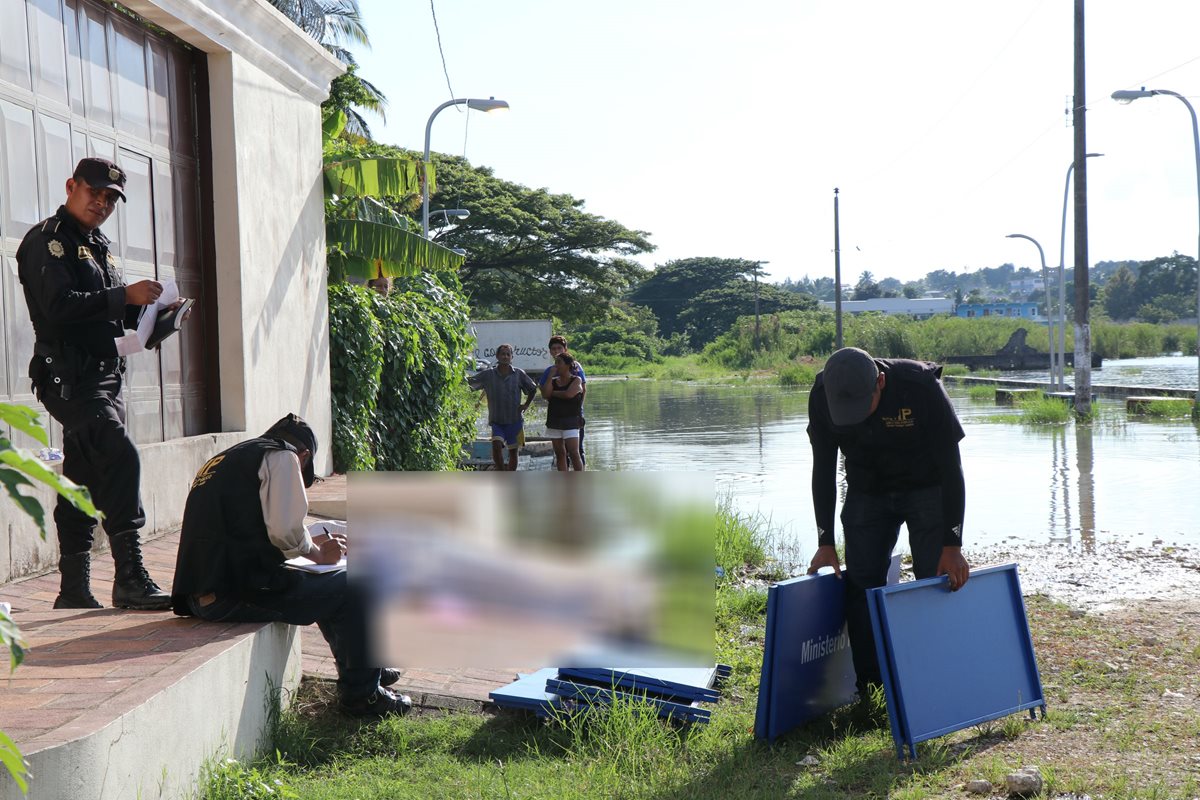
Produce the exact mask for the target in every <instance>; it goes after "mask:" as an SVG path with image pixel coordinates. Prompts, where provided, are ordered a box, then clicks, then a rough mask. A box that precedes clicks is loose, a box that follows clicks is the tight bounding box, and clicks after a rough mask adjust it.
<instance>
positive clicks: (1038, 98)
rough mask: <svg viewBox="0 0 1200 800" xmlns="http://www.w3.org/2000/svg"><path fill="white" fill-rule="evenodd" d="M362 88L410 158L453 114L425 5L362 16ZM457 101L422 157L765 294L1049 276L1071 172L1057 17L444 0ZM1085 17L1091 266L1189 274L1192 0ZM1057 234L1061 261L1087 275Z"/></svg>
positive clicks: (1192, 233)
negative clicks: (474, 105) (540, 193)
mask: <svg viewBox="0 0 1200 800" xmlns="http://www.w3.org/2000/svg"><path fill="white" fill-rule="evenodd" d="M360 2H361V5H362V10H363V14H364V17H365V20H366V23H367V26H368V30H369V31H370V34H371V36H372V40H373V44H374V47H373V49H372V50H371V51H370V52H361V53H359V57H360V63H361V64H362V67H361V73H362V74H363V76H364V77H366V78H367V79H369V80H371V81H372V82H374V83H375V84H376V85H378V86H379V87H380V88H381V89H383V90H384V92H385V93H386V94H387V95H388V98H389V100H390V108H389V111H388V115H387V121H386V123H384V122H381V121H379V120H377V119H371V120H370V122H371V123H372V128H373V131H374V133H375V136H376V138H378V139H380V140H382V141H385V142H388V143H391V144H396V145H400V146H403V147H408V148H412V149H415V150H420V149H421V148H422V147H423V144H424V133H425V123H426V120H427V119H428V117H429V114H430V113H431V112H432V111H433V109H434V108H436V107H437V106H438V105H439V104H440V103H442V102H444V101H445V100H447V99H449V98H450V97H451V90H450V89H449V88H448V87H447V81H446V77H445V75H444V74H443V69H442V61H441V57H440V55H439V52H438V48H437V38H436V35H435V32H434V26H433V20H432V17H431V14H430V6H429V3H428V2H395V0H360ZM435 4H436V10H437V19H438V23H439V27H440V30H441V39H442V47H443V52H444V54H445V60H446V67H447V70H448V72H449V77H450V85H451V86H452V87H453V95H454V96H456V97H488V96H495V97H497V98H500V99H504V100H507V101H508V102H509V103H511V105H512V110H511V112H509V113H507V114H504V115H485V114H480V113H476V112H471V113H470V114H469V115H468V114H467V113H460V112H458V111H456V110H455V109H447V110H445V111H443V112H442V113H441V114H440V115H439V116H438V117H437V120H436V121H435V122H434V125H433V131H432V137H431V141H432V148H433V149H434V150H436V151H442V152H447V153H453V154H457V155H465V156H466V157H467V158H468V159H470V160H471V161H472V163H475V164H479V165H486V166H490V167H492V168H493V169H495V171H496V174H497V175H499V176H500V177H503V178H505V179H507V180H512V181H516V182H518V183H522V184H525V185H528V186H544V187H546V188H548V189H550V190H551V191H554V192H562V193H567V194H571V195H574V196H576V197H578V198H581V199H583V200H585V201H586V208H587V210H589V211H591V212H593V213H596V214H600V215H603V216H605V217H610V218H613V219H616V220H618V221H620V222H622V223H623V224H625V225H627V226H629V227H633V228H637V229H640V230H644V231H648V232H649V233H650V234H651V236H650V238H651V241H652V242H653V243H654V244H656V245H657V247H658V249H657V250H656V251H655V252H654V253H651V254H649V255H648V256H646V257H644V258H643V259H642V260H643V262H644V263H646V264H647V265H648V266H652V265H654V264H658V263H663V262H665V261H667V260H670V259H675V258H685V257H689V256H721V257H742V258H750V259H762V260H767V261H769V262H770V263H769V265H768V266H767V267H766V270H767V272H768V274H769V276H770V278H771V279H774V280H782V279H783V278H785V277H791V278H799V277H801V276H804V275H809V276H812V277H817V276H822V275H832V271H833V252H832V248H833V208H832V197H833V188H834V187H835V186H837V187H839V188H840V190H841V241H842V274H843V279H844V280H847V281H848V282H850V283H853V281H854V280H855V279H856V278H857V276H858V275H859V274H860V273H861V272H862V271H863V270H870V271H871V272H873V273H874V274H875V275H876V277H885V276H886V277H895V278H900V279H902V280H911V279H915V278H919V277H921V276H923V275H924V274H925V273H926V272H928V271H930V270H933V269H948V270H955V271H960V272H961V271H964V270H974V269H979V268H982V267H994V266H997V265H999V264H1002V263H1005V262H1012V263H1014V264H1016V265H1017V266H1028V267H1032V268H1035V269H1037V268H1039V267H1040V262H1039V261H1038V258H1037V250H1036V249H1035V248H1034V246H1033V245H1032V244H1030V243H1029V242H1025V241H1021V240H1009V239H1005V238H1004V237H1005V234H1008V233H1024V234H1027V235H1030V236H1033V237H1034V238H1036V239H1038V240H1039V241H1040V242H1041V244H1042V246H1043V248H1044V249H1045V251H1046V259H1047V262H1048V263H1049V264H1050V265H1051V266H1056V265H1057V263H1058V249H1059V227H1060V223H1061V214H1062V202H1063V188H1064V187H1063V184H1064V179H1065V176H1066V169H1067V166H1068V164H1069V163H1070V161H1071V158H1072V129H1071V128H1070V127H1069V126H1067V125H1066V124H1065V120H1066V117H1065V115H1064V111H1065V109H1066V107H1067V105H1068V99H1069V97H1070V95H1071V93H1072V81H1073V78H1072V72H1071V59H1072V3H1071V2H1069V1H1068V0H1005V1H1004V2H1000V1H999V0H983V1H981V2H968V3H964V2H961V0H958V1H955V2H952V1H951V0H922V2H920V3H897V2H894V0H858V1H857V2H844V1H843V2H835V1H834V0H821V1H820V2H814V1H813V0H744V1H743V2H734V3H731V2H727V1H726V2H710V1H709V0H695V1H694V2H684V1H683V0H680V1H679V2H674V1H673V0H672V1H671V2H668V1H667V0H606V1H605V2H603V3H578V2H561V0H559V1H558V2H551V1H550V0H504V1H503V2H481V1H480V0H475V1H474V2H466V1H465V0H458V1H453V0H435ZM1134 8H1135V6H1134V4H1131V3H1128V2H1121V0H1104V1H1103V2H1100V1H1099V0H1092V2H1090V3H1089V6H1088V9H1087V15H1088V16H1087V20H1088V25H1087V34H1088V38H1087V58H1088V77H1087V87H1088V90H1087V102H1088V109H1089V111H1088V149H1089V150H1090V151H1093V152H1102V153H1105V156H1104V157H1103V158H1097V159H1091V160H1090V161H1089V164H1088V186H1089V190H1090V192H1089V215H1088V219H1089V226H1090V238H1089V251H1090V257H1091V261H1092V262H1093V263H1094V262H1095V261H1099V260H1114V259H1126V258H1129V259H1148V258H1154V257H1156V256H1160V255H1168V254H1170V253H1171V252H1172V251H1176V250H1177V251H1179V252H1182V253H1185V254H1188V255H1193V256H1194V255H1196V253H1197V248H1198V247H1200V245H1198V236H1200V231H1198V227H1200V222H1198V219H1200V212H1198V209H1197V186H1196V166H1195V154H1194V148H1193V138H1192V131H1191V121H1190V117H1189V116H1188V114H1187V110H1186V108H1184V106H1183V104H1182V103H1180V102H1179V101H1178V100H1175V99H1173V98H1167V97H1155V98H1149V99H1144V100H1138V101H1137V102H1135V103H1132V104H1130V105H1128V106H1122V105H1118V104H1117V103H1115V102H1113V101H1112V100H1110V99H1109V95H1110V94H1111V93H1112V92H1113V91H1114V90H1116V89H1124V88H1137V87H1139V86H1142V85H1146V86H1148V87H1149V88H1163V89H1171V90H1174V91H1177V92H1179V93H1180V94H1183V95H1185V96H1188V97H1189V98H1192V99H1193V102H1194V103H1197V104H1200V40H1198V39H1196V37H1195V32H1196V31H1197V30H1200V3H1194V2H1185V0H1142V2H1140V3H1138V4H1136V11H1134ZM1071 225H1072V222H1071V219H1070V217H1068V222H1067V229H1068V243H1067V252H1066V260H1067V262H1068V265H1070V264H1071V263H1073V253H1072V247H1071V242H1070V236H1071V233H1070V231H1071Z"/></svg>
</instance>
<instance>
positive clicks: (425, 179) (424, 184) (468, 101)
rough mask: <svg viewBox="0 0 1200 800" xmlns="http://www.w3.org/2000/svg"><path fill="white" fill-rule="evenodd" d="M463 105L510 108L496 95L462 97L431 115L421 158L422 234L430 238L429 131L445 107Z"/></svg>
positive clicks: (496, 108) (482, 107)
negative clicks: (481, 97)
mask: <svg viewBox="0 0 1200 800" xmlns="http://www.w3.org/2000/svg"><path fill="white" fill-rule="evenodd" d="M462 105H465V106H466V107H467V108H473V109H475V110H476V111H499V110H500V109H502V108H508V103H506V102H504V101H503V100H497V99H496V98H494V97H489V98H488V99H487V100H479V99H476V98H471V97H460V98H457V99H455V100H447V101H446V102H444V103H442V104H441V105H440V106H438V107H437V108H435V109H434V110H433V113H432V114H430V115H429V121H428V122H426V123H425V157H424V158H423V159H422V160H421V161H422V169H423V172H422V173H421V235H422V236H424V237H425V238H426V239H428V238H429V133H430V131H431V130H432V129H433V119H434V117H436V116H437V115H438V114H440V113H442V110H443V109H447V108H449V107H450V106H462Z"/></svg>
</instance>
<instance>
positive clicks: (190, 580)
mask: <svg viewBox="0 0 1200 800" xmlns="http://www.w3.org/2000/svg"><path fill="white" fill-rule="evenodd" d="M273 450H291V451H293V452H295V448H294V447H292V446H291V445H289V444H287V443H286V442H282V441H279V440H278V439H264V438H259V439H250V440H248V441H245V442H242V443H241V444H237V445H234V446H233V447H231V448H229V449H228V450H226V451H224V452H223V453H220V454H218V455H216V456H213V457H212V458H211V459H209V460H208V462H207V463H206V464H205V465H204V466H203V467H201V468H200V471H199V472H197V473H196V477H195V479H193V481H192V488H191V491H190V492H189V493H188V498H187V505H186V506H185V507H184V510H183V531H182V533H181V534H180V537H179V555H178V557H177V558H176V561H175V579H174V581H173V582H172V585H171V603H172V605H173V607H174V609H175V613H176V614H179V615H181V616H189V615H190V614H191V609H190V608H189V607H188V595H204V594H209V593H210V592H211V593H214V594H216V595H218V596H220V597H222V598H225V597H238V598H242V599H248V598H252V597H253V596H254V595H255V594H258V593H261V592H273V591H280V590H282V589H285V588H286V587H287V586H288V585H289V581H288V571H287V568H286V567H284V566H283V561H284V558H283V553H282V552H280V550H279V548H277V547H276V546H275V545H274V544H272V543H271V539H270V538H269V537H268V536H267V523H266V521H265V520H264V518H263V509H262V500H261V499H260V497H259V488H260V482H259V477H258V471H259V468H260V467H261V466H262V462H263V458H265V457H266V455H267V453H269V452H271V451H273Z"/></svg>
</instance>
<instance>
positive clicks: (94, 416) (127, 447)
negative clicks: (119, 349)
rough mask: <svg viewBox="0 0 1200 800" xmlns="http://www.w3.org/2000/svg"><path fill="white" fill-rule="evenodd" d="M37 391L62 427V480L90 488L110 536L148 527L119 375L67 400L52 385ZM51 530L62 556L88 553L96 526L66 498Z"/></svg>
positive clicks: (77, 390) (139, 465)
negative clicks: (55, 535)
mask: <svg viewBox="0 0 1200 800" xmlns="http://www.w3.org/2000/svg"><path fill="white" fill-rule="evenodd" d="M38 389H39V399H40V400H41V401H42V405H44V406H45V407H46V410H47V411H48V412H50V416H52V417H54V419H56V420H58V422H59V423H60V424H61V425H62V426H63V448H62V449H63V475H64V476H65V477H67V478H70V479H71V480H72V481H74V482H75V483H78V484H80V485H82V486H86V487H87V488H88V490H89V491H90V492H91V494H92V502H94V503H95V504H96V507H97V508H98V509H100V510H101V511H103V512H104V530H105V531H106V532H107V533H108V535H109V536H112V535H113V534H117V533H123V532H125V531H136V530H139V529H141V527H142V526H143V525H145V524H146V512H145V510H144V509H143V508H142V499H141V495H140V492H139V485H140V483H141V476H142V462H141V459H140V458H139V457H138V451H137V447H136V446H135V445H134V443H133V440H132V439H130V438H129V432H128V431H127V430H126V428H125V403H124V402H123V401H122V400H121V373H120V372H116V371H113V372H108V373H104V374H102V375H100V377H99V379H98V380H96V381H95V382H94V383H87V384H84V385H79V386H73V387H71V397H70V399H68V400H64V399H62V397H60V396H58V394H57V393H56V392H55V389H54V388H53V386H52V385H51V387H42V386H39V387H38ZM54 524H55V526H56V527H57V528H58V547H59V552H60V553H61V554H62V555H64V556H67V555H74V554H77V553H86V552H88V551H89V550H91V548H92V541H93V538H94V535H95V530H96V520H94V519H92V518H91V517H89V516H88V515H87V514H84V513H83V512H82V511H79V510H78V509H77V508H75V507H74V506H73V505H71V503H70V502H69V501H68V500H67V499H66V498H64V497H59V498H58V504H57V505H56V506H55V507H54Z"/></svg>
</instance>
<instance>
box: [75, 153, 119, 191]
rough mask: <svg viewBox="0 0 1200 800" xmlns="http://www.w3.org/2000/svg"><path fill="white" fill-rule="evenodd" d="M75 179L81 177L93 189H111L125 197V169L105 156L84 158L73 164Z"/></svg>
mask: <svg viewBox="0 0 1200 800" xmlns="http://www.w3.org/2000/svg"><path fill="white" fill-rule="evenodd" d="M71 177H72V178H73V179H75V180H80V179H81V178H82V179H83V180H84V181H86V182H87V185H88V186H91V187H92V188H93V189H112V190H113V191H115V192H116V193H117V194H118V195H120V196H121V199H122V200H124V199H125V170H123V169H121V168H120V167H118V166H117V165H116V164H114V163H113V162H111V161H109V160H108V159H107V158H84V159H81V160H80V162H79V163H78V164H76V165H75V173H74V174H73V175H71Z"/></svg>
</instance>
